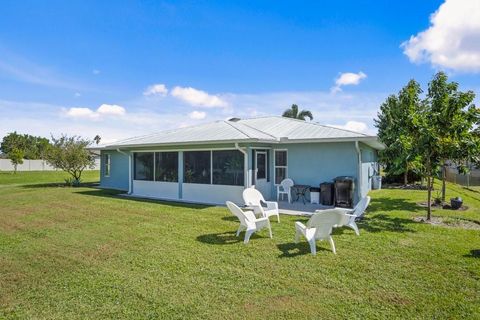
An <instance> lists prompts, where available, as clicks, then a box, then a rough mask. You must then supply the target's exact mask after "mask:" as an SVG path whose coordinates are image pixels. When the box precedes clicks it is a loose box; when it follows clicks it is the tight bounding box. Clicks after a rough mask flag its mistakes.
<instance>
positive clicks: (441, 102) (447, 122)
mask: <svg viewBox="0 0 480 320" xmlns="http://www.w3.org/2000/svg"><path fill="white" fill-rule="evenodd" d="M474 99H475V94H474V93H473V92H472V91H467V92H461V91H458V83H456V82H448V77H447V75H446V74H445V73H444V72H438V73H437V74H436V75H435V76H434V77H433V79H432V81H430V83H429V85H428V93H427V98H426V103H427V104H428V107H429V116H430V117H431V118H432V119H431V121H432V122H433V123H432V126H433V128H434V129H435V132H436V135H437V139H438V142H437V148H438V155H439V157H440V161H441V163H440V164H441V176H440V177H441V180H442V201H443V202H445V191H446V182H445V180H446V170H447V165H448V163H447V162H448V161H450V162H453V163H455V164H456V165H457V167H458V168H459V169H460V171H462V170H464V169H465V168H466V163H467V162H468V161H471V160H472V158H474V157H476V156H477V155H478V154H479V152H480V142H479V140H480V139H479V138H478V136H477V135H476V134H475V132H474V129H475V125H476V123H478V121H479V119H480V112H479V110H478V109H477V108H476V107H475V105H474V104H473V103H472V102H473V100H474Z"/></svg>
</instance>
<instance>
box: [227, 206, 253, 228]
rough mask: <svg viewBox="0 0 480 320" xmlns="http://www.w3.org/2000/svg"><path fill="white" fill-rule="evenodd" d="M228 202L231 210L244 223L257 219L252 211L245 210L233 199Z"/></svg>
mask: <svg viewBox="0 0 480 320" xmlns="http://www.w3.org/2000/svg"><path fill="white" fill-rule="evenodd" d="M226 204H227V207H228V209H229V210H230V212H231V213H232V214H233V215H234V216H236V217H237V218H238V219H239V220H240V223H242V224H243V225H247V224H248V223H249V222H254V221H255V215H254V214H253V212H252V211H243V210H242V209H240V208H239V207H238V206H237V205H236V204H235V203H233V202H231V201H227V202H226Z"/></svg>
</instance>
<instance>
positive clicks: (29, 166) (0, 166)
mask: <svg viewBox="0 0 480 320" xmlns="http://www.w3.org/2000/svg"><path fill="white" fill-rule="evenodd" d="M99 169H100V158H96V159H95V168H94V169H90V168H87V169H86V170H99ZM13 170H15V168H14V166H13V164H12V162H11V161H10V159H0V171H13ZM55 170H58V169H55V168H54V167H52V166H50V165H49V164H48V163H47V162H46V161H45V160H27V159H24V160H23V164H19V165H18V166H17V171H55Z"/></svg>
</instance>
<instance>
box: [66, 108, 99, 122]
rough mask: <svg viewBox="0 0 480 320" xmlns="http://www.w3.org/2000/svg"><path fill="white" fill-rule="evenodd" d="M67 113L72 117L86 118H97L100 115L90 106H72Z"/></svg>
mask: <svg viewBox="0 0 480 320" xmlns="http://www.w3.org/2000/svg"><path fill="white" fill-rule="evenodd" d="M66 115H67V116H69V117H70V118H85V119H95V118H97V117H98V115H97V114H96V113H95V111H93V110H92V109H89V108H70V109H68V110H67V111H66Z"/></svg>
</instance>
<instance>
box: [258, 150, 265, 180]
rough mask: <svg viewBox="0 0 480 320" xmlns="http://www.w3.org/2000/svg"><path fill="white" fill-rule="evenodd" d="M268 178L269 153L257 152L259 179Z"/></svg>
mask: <svg viewBox="0 0 480 320" xmlns="http://www.w3.org/2000/svg"><path fill="white" fill-rule="evenodd" d="M266 178H267V153H266V152H257V179H266Z"/></svg>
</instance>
